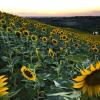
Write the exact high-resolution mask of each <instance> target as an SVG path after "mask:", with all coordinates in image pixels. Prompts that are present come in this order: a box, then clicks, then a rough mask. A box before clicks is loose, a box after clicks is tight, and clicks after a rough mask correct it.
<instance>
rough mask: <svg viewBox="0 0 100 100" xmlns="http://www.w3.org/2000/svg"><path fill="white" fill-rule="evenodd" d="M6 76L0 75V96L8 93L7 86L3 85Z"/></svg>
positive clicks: (5, 83)
mask: <svg viewBox="0 0 100 100" xmlns="http://www.w3.org/2000/svg"><path fill="white" fill-rule="evenodd" d="M7 79H8V78H7V77H5V75H1V76H0V96H4V95H7V94H8V91H7V90H8V89H9V88H8V87H7V86H5V85H7V83H8V82H6V80H7Z"/></svg>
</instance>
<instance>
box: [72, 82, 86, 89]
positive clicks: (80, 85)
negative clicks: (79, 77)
mask: <svg viewBox="0 0 100 100" xmlns="http://www.w3.org/2000/svg"><path fill="white" fill-rule="evenodd" d="M83 86H84V81H83V82H79V83H75V84H74V85H73V88H82V87H83Z"/></svg>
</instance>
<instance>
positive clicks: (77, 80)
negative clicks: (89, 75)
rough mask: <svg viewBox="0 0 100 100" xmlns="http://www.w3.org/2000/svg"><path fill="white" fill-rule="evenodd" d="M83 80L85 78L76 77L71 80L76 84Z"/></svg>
mask: <svg viewBox="0 0 100 100" xmlns="http://www.w3.org/2000/svg"><path fill="white" fill-rule="evenodd" d="M84 78H85V76H77V77H76V78H74V79H73V80H74V81H76V82H80V81H83V80H84Z"/></svg>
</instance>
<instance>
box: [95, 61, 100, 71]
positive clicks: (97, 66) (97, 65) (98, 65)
mask: <svg viewBox="0 0 100 100" xmlns="http://www.w3.org/2000/svg"><path fill="white" fill-rule="evenodd" d="M96 69H100V61H99V62H97V63H96Z"/></svg>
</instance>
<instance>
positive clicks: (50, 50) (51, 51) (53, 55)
mask: <svg viewBox="0 0 100 100" xmlns="http://www.w3.org/2000/svg"><path fill="white" fill-rule="evenodd" d="M48 54H49V56H51V57H52V58H54V57H55V52H54V51H53V49H52V48H49V51H48Z"/></svg>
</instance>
